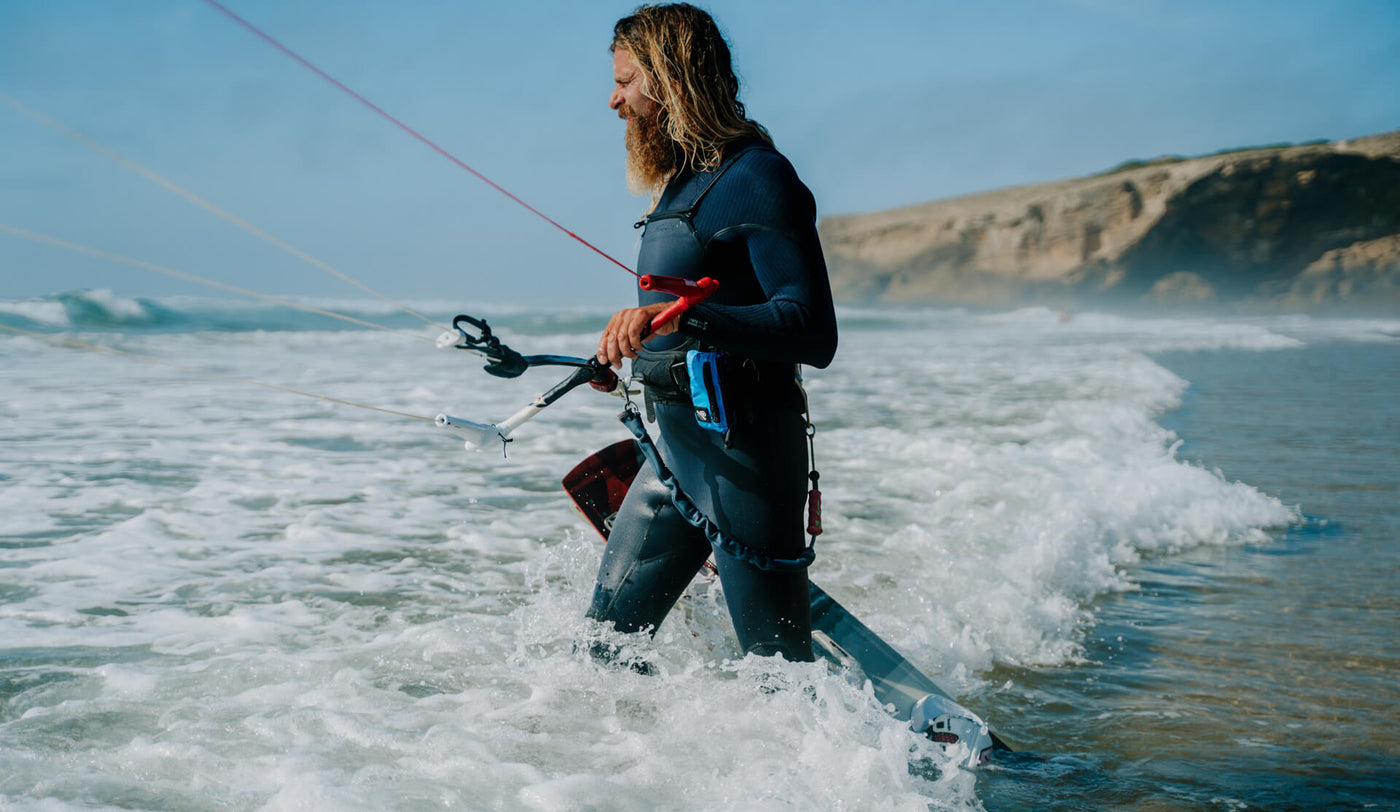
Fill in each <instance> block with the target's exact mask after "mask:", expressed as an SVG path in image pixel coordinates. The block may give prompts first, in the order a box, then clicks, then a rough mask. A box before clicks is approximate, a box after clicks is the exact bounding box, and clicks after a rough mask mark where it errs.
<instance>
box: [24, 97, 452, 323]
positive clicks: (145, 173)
mask: <svg viewBox="0 0 1400 812" xmlns="http://www.w3.org/2000/svg"><path fill="white" fill-rule="evenodd" d="M0 101H3V102H5V103H6V104H8V105H9V106H10V107H13V108H14V109H15V110H17V111H18V112H20V113H23V114H24V115H26V116H28V117H30V118H32V119H34V120H35V121H37V122H39V123H40V124H43V125H44V126H45V127H48V128H50V129H52V130H55V131H57V132H59V133H62V134H63V135H66V136H68V137H69V138H71V139H73V140H74V141H77V142H78V143H80V144H82V145H83V146H85V147H87V148H88V149H91V150H93V151H94V152H99V153H101V154H103V155H105V156H107V157H108V158H111V159H112V160H114V161H116V162H117V163H119V164H121V165H122V166H124V167H126V168H127V169H130V170H131V171H133V172H135V173H136V174H138V175H140V176H142V177H143V178H145V179H146V180H149V181H150V182H152V183H154V184H156V185H157V186H161V187H163V188H165V189H166V190H167V191H170V192H173V193H175V194H177V195H179V196H180V197H183V198H184V199H186V200H188V201H189V202H191V203H193V204H195V205H196V206H199V207H200V208H202V209H204V210H206V211H209V212H211V213H213V214H216V215H218V216H219V217H222V218H223V219H225V220H227V221H229V222H230V223H233V224H234V225H236V226H238V227H239V228H241V229H243V230H245V231H247V232H249V233H250V234H253V235H254V236H257V237H259V238H261V239H263V240H266V241H267V242H269V243H272V244H273V245H275V246H277V247H278V248H281V249H282V250H283V251H286V252H287V253H289V254H291V255H292V256H294V257H296V258H297V259H300V260H303V261H305V262H308V263H310V264H311V265H314V266H316V267H317V268H320V269H321V270H323V271H325V272H326V273H329V274H331V275H333V276H335V277H337V278H339V279H341V280H343V281H345V282H349V283H350V284H352V285H354V286H355V287H357V288H359V289H360V290H363V291H364V292H366V293H368V294H370V295H371V296H376V297H378V298H380V299H382V300H384V301H386V302H388V303H389V304H392V305H393V306H395V307H397V308H399V309H400V310H402V311H404V312H405V313H408V314H410V315H412V316H415V317H417V318H419V319H421V320H423V321H424V322H427V323H428V324H430V325H432V326H433V327H438V328H441V329H444V330H445V329H447V328H446V327H443V326H442V325H441V324H438V323H437V322H435V321H433V320H432V319H430V318H428V317H427V316H424V315H423V314H421V313H419V312H418V311H416V310H413V309H412V308H410V307H408V306H407V305H404V304H402V303H400V302H398V301H395V300H394V299H392V298H390V297H388V296H385V295H384V294H382V293H380V292H379V291H377V290H375V289H373V288H371V287H370V286H369V285H366V284H365V283H363V282H361V281H360V280H358V279H355V278H354V277H352V276H350V275H349V274H347V273H344V272H342V271H338V270H336V269H335V268H332V267H331V266H330V265H327V264H326V263H324V262H322V261H321V260H319V259H316V258H315V257H313V256H311V255H310V254H307V253H306V252H304V251H302V250H300V249H298V248H297V247H296V246H293V245H290V244H288V243H286V242H284V241H282V240H280V239H278V238H276V237H274V236H272V235H271V234H269V233H267V232H266V231H263V230H262V229H260V228H258V227H257V226H255V225H253V224H252V223H249V222H248V221H247V220H244V219H243V218H241V217H239V216H237V215H235V214H233V213H231V212H228V211H225V210H224V209H221V208H219V207H218V206H216V205H214V204H213V203H210V202H209V201H207V200H205V199H204V198H202V197H200V196H198V195H196V194H195V193H193V192H190V191H188V190H186V189H183V188H181V187H180V186H178V185H177V184H175V183H174V182H173V181H170V180H167V179H166V178H165V177H163V176H161V175H160V174H158V173H156V172H155V171H154V170H152V169H147V168H146V167H144V166H142V165H141V164H138V163H136V162H135V161H133V160H131V159H130V158H127V157H126V156H124V155H122V154H121V153H119V152H116V151H115V150H112V149H109V148H107V147H105V146H103V145H102V144H99V143H98V142H96V141H94V140H93V139H91V138H89V137H87V136H85V135H83V134H82V133H80V132H77V131H76V130H73V129H71V128H69V127H66V126H64V125H63V124H61V123H59V122H57V121H55V120H53V119H51V118H49V117H48V116H46V115H44V114H43V113H40V112H39V111H38V110H35V109H33V108H31V107H29V106H27V105H25V104H22V103H21V102H19V101H18V100H16V99H15V98H13V97H11V96H9V95H7V94H5V93H0Z"/></svg>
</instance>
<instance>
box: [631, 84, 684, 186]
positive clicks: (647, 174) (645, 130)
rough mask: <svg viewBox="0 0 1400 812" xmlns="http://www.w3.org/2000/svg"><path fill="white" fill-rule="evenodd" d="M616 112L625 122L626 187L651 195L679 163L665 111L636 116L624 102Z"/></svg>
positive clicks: (678, 151) (678, 153) (664, 183)
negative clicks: (667, 125) (668, 129)
mask: <svg viewBox="0 0 1400 812" xmlns="http://www.w3.org/2000/svg"><path fill="white" fill-rule="evenodd" d="M617 114H618V116H619V117H621V118H623V119H625V120H626V121H627V139H626V143H627V188H629V189H631V190H632V192H633V193H634V194H638V195H652V196H655V195H657V194H659V193H660V192H661V188H662V187H663V186H665V185H666V181H667V180H668V179H670V177H671V174H672V173H673V172H675V170H676V167H677V166H678V165H679V164H680V149H679V147H678V145H677V144H676V142H675V141H673V140H671V134H670V133H669V132H668V131H667V127H666V123H667V119H668V116H667V113H666V111H665V110H658V111H657V112H656V114H655V115H650V116H639V115H637V113H636V111H635V110H633V109H632V108H631V107H629V106H627V105H625V104H624V105H622V107H620V108H619V109H618V111H617Z"/></svg>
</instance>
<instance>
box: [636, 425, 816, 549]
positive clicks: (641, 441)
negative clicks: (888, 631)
mask: <svg viewBox="0 0 1400 812" xmlns="http://www.w3.org/2000/svg"><path fill="white" fill-rule="evenodd" d="M617 419H618V420H621V421H622V425H624V426H626V427H627V429H628V430H629V431H631V432H632V436H633V437H635V438H636V440H637V449H638V450H640V451H641V452H642V456H644V457H646V460H647V462H649V463H651V468H652V470H653V471H655V472H656V478H657V479H659V480H660V481H661V484H662V485H664V486H665V488H666V492H667V493H668V494H670V495H671V503H672V504H674V505H675V506H676V510H677V511H679V512H680V514H681V518H683V519H685V520H686V522H688V523H689V524H690V525H691V526H693V527H695V528H698V529H699V530H700V531H701V532H703V533H704V534H705V538H706V539H707V540H708V541H709V542H710V546H711V547H713V548H714V549H715V550H717V551H719V552H722V553H725V554H726V555H728V556H730V557H732V558H737V559H739V560H740V561H743V562H744V563H746V564H749V565H751V566H753V567H755V568H757V569H760V570H764V571H768V572H798V571H800V570H804V569H806V568H807V567H809V566H811V565H812V562H813V561H815V560H816V558H817V551H816V549H815V548H813V547H811V546H808V547H807V548H806V549H805V550H803V551H802V554H801V555H799V556H798V557H797V558H774V557H773V556H770V555H767V554H764V553H761V552H759V551H757V550H755V549H754V548H752V547H750V546H749V545H747V544H744V543H743V542H741V541H739V540H738V539H735V538H734V537H732V536H730V535H728V534H726V533H725V532H724V531H723V530H720V528H719V525H717V524H715V523H714V522H713V521H712V520H711V519H710V517H708V516H706V515H705V514H704V513H703V512H702V511H701V510H700V508H699V507H697V506H696V504H695V503H694V502H692V501H690V497H688V496H686V495H685V491H682V490H681V485H680V483H679V482H677V481H676V477H675V475H674V474H672V473H671V469H670V468H667V467H666V463H665V462H662V460H661V451H660V450H659V449H657V447H656V443H654V442H652V439H651V435H649V434H647V429H646V425H645V424H644V423H643V422H642V416H641V414H640V413H639V412H638V411H637V407H636V406H634V405H632V404H630V403H629V404H628V406H627V408H626V409H624V410H623V411H622V414H620V415H618V416H617Z"/></svg>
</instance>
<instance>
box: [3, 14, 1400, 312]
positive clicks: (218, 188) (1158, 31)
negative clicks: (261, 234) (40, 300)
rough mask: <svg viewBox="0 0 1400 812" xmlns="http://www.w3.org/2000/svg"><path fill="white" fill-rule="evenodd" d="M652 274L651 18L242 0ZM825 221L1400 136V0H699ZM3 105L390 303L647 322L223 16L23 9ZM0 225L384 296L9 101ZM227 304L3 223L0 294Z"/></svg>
mask: <svg viewBox="0 0 1400 812" xmlns="http://www.w3.org/2000/svg"><path fill="white" fill-rule="evenodd" d="M225 2H226V3H227V5H229V6H230V7H231V8H232V9H234V10H235V11H236V12H238V13H239V14H241V15H243V16H245V17H247V18H248V19H249V20H250V21H252V22H253V23H255V24H256V25H258V26H260V27H262V28H263V29H264V30H266V31H268V32H269V33H270V34H272V35H273V36H275V37H277V38H279V39H281V40H282V41H283V42H284V43H286V44H287V45H288V46H290V47H291V48H293V49H295V50H297V51H299V52H300V53H301V54H302V55H303V56H305V57H306V58H307V59H309V60H310V61H312V62H314V63H316V64H318V65H319V66H320V67H322V68H323V69H325V70H326V71H327V72H329V73H331V74H332V75H334V76H336V77H337V78H339V79H341V80H342V81H344V82H345V83H346V84H348V85H349V86H351V87H353V88H355V89H356V90H358V91H359V92H360V93H362V94H363V95H365V96H366V97H368V98H369V99H370V100H372V101H375V102H376V103H378V104H380V105H381V106H382V107H384V108H386V109H387V110H389V111H390V112H392V113H393V114H395V115H396V116H398V117H399V118H401V119H402V120H404V121H405V122H406V123H408V124H409V125H410V126H413V127H414V128H416V129H418V130H419V131H420V132H422V133H424V134H425V135H426V136H428V137H429V138H431V139H433V140H435V141H437V142H438V143H440V144H441V145H442V146H444V147H445V148H446V149H448V150H450V151H452V152H453V153H455V154H456V155H458V156H459V157H460V158H461V159H463V160H464V161H466V162H467V163H469V164H471V165H472V166H474V167H475V168H476V169H478V170H480V171H481V172H483V173H485V174H486V175H488V176H489V177H491V178H492V179H494V180H496V181H497V182H498V183H500V184H502V185H503V186H505V187H506V188H508V189H510V190H512V191H513V192H515V193H516V194H518V195H520V196H521V197H523V198H524V199H525V200H527V201H529V202H530V203H531V204H532V205H534V206H536V207H537V208H539V209H541V210H543V211H544V212H545V213H547V214H549V215H550V216H551V217H553V218H554V219H556V220H559V221H560V222H562V223H563V224H564V225H566V226H568V227H569V228H571V229H573V230H574V231H576V232H577V233H579V234H580V235H581V236H583V237H585V238H586V239H589V240H591V241H593V242H595V243H597V244H598V245H600V246H601V247H602V248H603V249H604V250H606V251H608V252H609V253H612V254H613V255H614V256H617V257H618V258H620V259H621V260H623V261H624V262H626V263H627V264H629V265H630V264H631V263H632V260H633V257H634V255H635V240H636V232H635V231H634V230H633V229H632V228H631V223H632V222H633V221H634V220H635V219H637V217H638V216H639V215H640V214H641V213H642V209H643V201H641V200H639V199H637V198H634V197H632V196H631V195H630V194H629V193H628V192H627V191H626V188H625V184H624V181H623V173H622V160H623V151H622V129H621V123H620V122H619V121H618V120H617V119H616V118H615V116H614V114H613V113H612V112H611V111H609V110H608V109H607V107H606V100H607V95H608V92H609V91H610V89H611V62H610V58H609V55H608V52H607V44H608V40H609V37H610V35H611V30H612V23H613V22H614V21H615V20H616V19H617V18H618V17H619V16H621V15H623V14H625V13H627V12H628V11H629V10H630V9H631V8H632V7H633V5H634V3H630V2H625V3H610V2H554V1H553V0H550V1H549V2H519V3H501V2H491V3H485V2H473V1H472V0H456V1H455V2H449V1H448V0H415V1H414V2H408V1H406V0H405V1H403V2H389V0H335V2H331V0H316V1H313V0H280V2H274V1H273V0H225ZM702 5H704V6H705V7H706V8H708V9H709V10H710V11H711V12H713V13H714V14H715V16H716V17H717V19H718V20H719V21H720V24H721V26H722V27H723V28H724V30H725V31H726V33H727V34H728V36H729V39H730V41H731V44H732V45H733V46H734V49H735V54H736V58H737V62H738V67H739V71H740V74H741V78H742V80H743V81H744V84H745V90H744V100H745V102H746V103H747V104H748V107H749V111H750V113H751V114H752V115H753V116H754V117H755V118H757V119H758V120H760V121H762V122H763V123H764V124H765V125H767V126H768V127H769V129H770V130H771V131H772V132H773V134H774V136H775V138H776V140H777V142H778V146H779V147H780V148H781V149H782V150H783V151H784V152H785V153H786V154H787V155H788V156H789V158H790V159H791V160H792V161H793V163H794V164H795V165H796V166H797V169H798V171H799V173H800V174H801V175H802V177H803V179H804V180H805V181H806V182H807V184H808V185H809V186H810V187H811V188H812V190H813V192H814V193H815V194H816V197H817V201H818V206H819V209H820V213H821V214H823V215H828V214H840V213H847V212H857V211H871V210H876V209H882V208H888V207H892V206H898V205H903V204H908V203H917V202H922V201H927V200H933V199H938V198H945V197H951V196H956V195H961V194H967V193H971V192H976V191H981V190H985V189H990V188H996V187H1000V186H1008V185H1014V184H1021V183H1030V182H1035V181H1042V180H1050V179H1054V178H1061V177H1068V176H1074V175H1080V174H1086V173H1090V172H1095V171H1099V170H1102V169H1106V168H1108V167H1111V166H1113V165H1115V164H1117V163H1120V162H1122V161H1124V160H1128V159H1133V158H1149V157H1154V156H1157V155H1162V154H1185V155H1192V154H1203V153H1208V152H1214V151H1216V150H1219V149H1225V148H1231V147H1238V146H1245V145H1254V144H1264V143H1275V142H1285V141H1286V142H1298V141H1306V140H1312V139H1319V138H1325V139H1336V138H1345V137H1350V136H1356V135H1362V134H1368V133H1373V132H1380V131H1385V130H1391V129H1396V128H1400V90H1397V88H1400V2H1396V0H1339V1H1338V2H1330V3H1317V2H1295V0H1280V1H1277V2H1262V1H1259V0H1241V2H1197V1H1196V0H1178V1H1177V2H1165V0H1164V1H1163V2H1157V0H1121V1H1120V2H1113V1H1112V0H1044V2H987V3H970V2H959V3H948V2H908V1H905V2H898V1H897V0H864V1H863V2H859V3H857V2H827V1H826V0H809V2H796V1H795V0H794V1H790V0H775V1H774V2H756V1H755V0H747V2H745V1H743V0H723V1H722V2H712V3H708V4H702ZM0 93H6V94H9V95H10V96H13V97H15V98H16V99H18V100H19V101H21V102H23V103H24V104H26V105H28V106H30V107H33V108H35V109H38V110H40V111H42V112H44V113H46V114H47V115H49V116H52V117H53V118H55V119H57V120H59V121H62V122H63V123H65V124H67V125H68V126H70V127H73V128H74V129H76V130H79V131H81V132H83V133H84V134H86V135H88V136H89V137H91V138H93V139H95V140H97V141H99V142H102V143H104V144H106V145H107V146H109V147H110V148H112V149H114V150H116V151H118V152H121V153H123V154H125V155H127V156H128V157H129V158H131V159H133V160H135V161H137V162H139V163H141V164H144V165H145V166H148V167H150V168H151V169H154V170H156V171H157V172H159V173H161V174H162V175H165V176H166V177H168V178H169V179H171V180H172V181H174V182H176V183H178V184H180V185H182V186H184V187H186V188H187V189H189V190H191V191H193V192H195V193H196V194H198V195H201V196H203V197H205V198H207V199H209V200H211V201H213V202H214V203H216V204H218V205H220V206H222V207H224V208H226V209H228V210H230V211H232V212H233V213H235V214H237V215H239V216H241V217H243V218H245V219H247V220H249V221H251V222H253V223H255V224H256V225H258V226H260V227H262V228H264V229H265V230H267V231H269V232H271V233H273V234H275V235H277V236H278V237H280V238H282V239H284V240H286V241H287V242H290V243H292V244H293V245H296V246H297V247H298V248H300V249H302V250H304V251H306V252H307V253H309V254H311V255H313V256H316V257H318V258H320V259H322V260H324V261H325V262H327V263H329V264H331V265H333V266H335V267H337V268H339V269H340V270H342V271H344V272H346V273H348V274H350V275H352V276H355V277H357V278H360V279H362V280H364V281H365V282H366V283H367V284H369V285H371V286H373V287H375V288H377V289H380V290H383V291H384V292H386V293H388V294H390V295H394V296H401V297H412V298H415V299H420V300H421V299H425V298H442V299H445V300H450V301H462V300H475V301H483V300H484V301H493V302H530V301H541V302H545V303H550V304H559V303H568V302H581V303H588V304H603V303H609V302H625V301H626V300H627V298H628V296H629V290H630V289H631V278H630V277H629V276H627V275H626V274H624V273H623V272H622V271H620V270H619V269H617V268H616V267H614V266H612V265H610V264H608V263H607V262H606V261H604V260H602V259H600V258H597V257H596V256H595V255H593V254H592V253H591V252H588V251H587V250H586V249H584V248H582V247H581V246H579V245H578V244H576V243H574V242H573V241H572V240H569V239H568V238H567V237H565V236H564V235H562V234H560V233H559V232H557V231H555V230H553V228H551V227H550V226H548V225H547V224H545V223H544V222H542V221H540V220H537V219H535V218H534V216H533V215H531V214H529V213H528V212H526V211H524V210H523V209H520V208H518V207H517V206H516V205H515V204H513V203H511V202H510V201H508V200H507V199H505V198H503V197H501V196H500V195H499V194H498V193H497V192H495V191H493V190H491V189H490V188H489V187H487V186H485V185H484V184H482V183H481V182H479V181H478V180H476V179H475V178H473V177H472V176H470V175H468V174H467V173H465V172H462V171H461V170H460V169H458V168H456V167H454V166H452V165H451V164H450V163H448V162H447V161H445V160H444V159H443V158H441V157H440V156H438V155H436V154H435V153H433V152H431V151H430V150H428V149H427V148H425V147H424V146H422V145H421V144H419V143H417V142H416V141H413V140H412V139H410V138H409V137H407V136H406V135H404V134H403V133H402V132H400V131H398V130H396V129H394V128H393V127H392V126H391V125H389V124H387V123H385V122H384V121H383V120H381V119H379V118H377V117H375V116H373V115H372V114H371V113H369V112H368V111H366V110H365V109H364V108H362V107H360V106H358V105H357V104H356V103H355V102H353V101H352V100H350V99H349V98H347V97H346V96H344V95H342V94H340V93H339V92H338V91H336V90H335V89H334V88H332V87H331V86H330V85H328V84H326V83H325V82H323V81H322V80H321V79H319V78H317V77H316V76H315V75H313V74H311V73H310V72H308V71H306V70H305V69H304V68H302V67H300V66H298V65H296V64H295V63H294V62H292V61H291V60H289V59H288V58H287V57H285V56H283V55H282V54H280V53H278V52H276V51H274V50H273V49H272V48H270V47H269V46H267V45H266V44H265V43H263V42H261V41H259V40H257V39H256V38H254V37H253V36H252V35H250V34H249V33H247V32H246V31H244V30H243V29H241V28H239V27H237V26H236V25H234V24H233V23H231V22H230V21H228V20H227V19H226V18H224V17H222V16H221V15H219V14H218V13H216V12H215V11H213V10H212V9H211V8H209V7H208V6H206V5H205V4H204V3H202V2H200V0H100V1H99V0H4V2H0ZM0 223H6V224H9V225H11V226H15V227H19V228H24V229H27V230H30V231H34V232H39V233H44V234H48V235H51V236H54V237H58V238H61V239H65V240H69V241H73V242H77V243H81V244H84V245H89V246H92V247H94V248H99V249H103V250H107V251H112V252H115V253H120V254H124V255H127V256H131V257H135V258H138V259H141V260H144V261H147V262H152V263H157V264H161V265H167V266H170V267H174V268H177V269H180V270H184V271H188V272H191V273H195V274H199V275H203V276H209V277H213V278H217V279H219V280H221V281H224V282H227V283H230V284H236V285H241V286H244V287H250V288H254V289H257V290H262V291H267V292H272V293H283V294H293V295H312V296H323V297H342V296H359V295H361V294H359V292H358V291H356V290H355V289H354V288H350V287H348V286H346V285H345V284H344V283H343V282H340V281H338V280H336V279H334V278H333V277H331V276H329V275H326V274H325V273H324V272H322V271H318V270H316V269H314V268H312V267H310V266H308V265H305V264H303V263H300V262H299V261H297V260H295V259H293V258H291V257H289V256H287V255H285V254H283V253H282V252H280V251H278V250H277V249H275V248H272V247H270V246H268V245H266V244H265V243H262V242H261V241H259V240H257V239H256V238H254V237H252V236H250V235H248V234H246V233H244V232H242V231H240V230H238V229H236V228H234V227H233V226H231V225H229V224H228V223H225V222H223V221H221V220H219V219H217V218H215V217H213V216H211V215H210V214H208V213H207V212H204V211H202V210H200V209H197V208H195V207H194V206H191V205H190V204H189V203H187V202H185V201H183V200H180V199H179V198H176V197H174V196H172V195H170V194H169V193H168V192H165V191H163V190H161V189H159V188H157V187H155V186H152V185H151V184H149V183H148V182H147V181H145V180H142V179H141V178H140V177H138V176H136V175H134V174H132V173H130V172H129V171H128V170H125V169H123V168H121V167H120V166H118V165H116V164H115V163H113V162H111V161H110V160H108V159H107V158H104V157H101V156H99V155H96V154H94V153H92V152H90V151H88V150H87V149H85V148H84V147H82V146H79V145H77V144H75V143H73V142H71V141H69V140H67V139H64V138H63V137H61V136H59V135H56V134H54V133H53V132H52V131H50V130H48V129H45V128H44V127H42V126H40V125H38V124H36V123H34V122H33V121H31V120H29V119H27V118H25V117H23V116H21V115H19V114H18V113H16V112H14V111H13V110H11V109H10V108H9V107H7V106H4V105H0ZM77 288H108V289H111V290H114V291H116V292H118V293H120V294H123V295H131V296H153V295H167V294H184V293H189V294H196V295H217V294H215V293H214V292H212V291H210V290H208V289H206V288H202V287H196V286H193V285H190V284H188V283H182V282H178V281H175V280H171V279H168V278H165V277H161V276H158V275H154V274H151V273H149V272H146V271H141V270H138V269H133V268H127V267H125V266H122V265H117V264H112V263H110V262H105V261H102V260H99V259H94V258H87V257H82V256H78V255H74V254H70V253H67V252H63V251H61V250H59V249H55V248H52V247H48V246H42V245H36V244H31V243H28V242H25V241H22V240H19V239H16V238H14V237H10V236H6V235H3V234H0V298H6V299H13V298H22V297H30V296H42V295H46V294H51V293H56V292H59V291H65V290H73V289H77Z"/></svg>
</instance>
